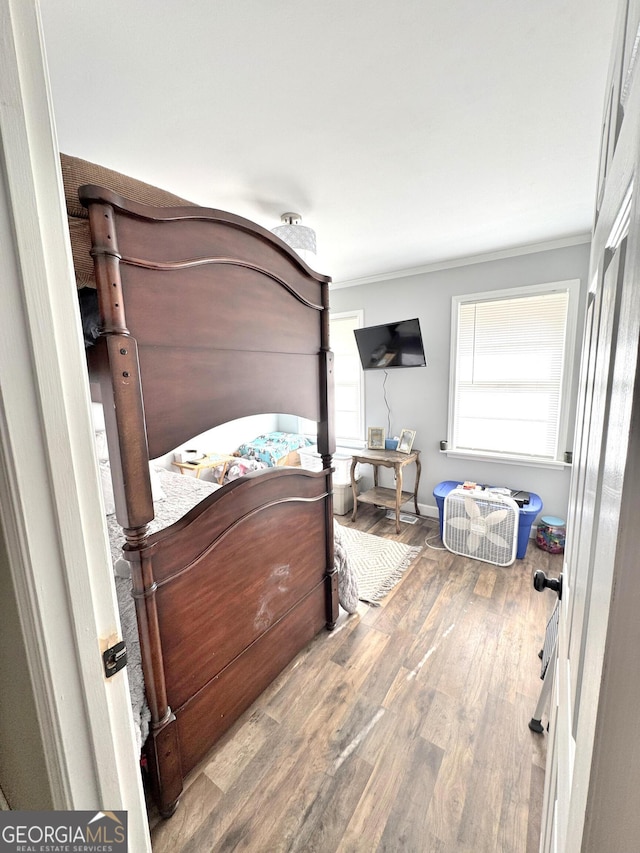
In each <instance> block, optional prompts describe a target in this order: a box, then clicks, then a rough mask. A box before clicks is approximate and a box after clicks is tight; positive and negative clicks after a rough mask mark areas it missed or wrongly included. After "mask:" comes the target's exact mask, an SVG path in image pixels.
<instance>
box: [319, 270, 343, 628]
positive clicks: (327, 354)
mask: <svg viewBox="0 0 640 853" xmlns="http://www.w3.org/2000/svg"><path fill="white" fill-rule="evenodd" d="M322 305H323V309H322V314H321V320H320V323H321V328H320V341H321V350H320V421H319V423H318V452H319V453H320V456H321V457H322V467H323V469H324V471H325V474H326V477H327V491H328V492H329V495H328V497H327V500H326V503H325V507H326V524H327V572H326V578H327V628H328V629H329V631H331V630H333V628H334V627H335V624H336V622H337V620H338V614H339V606H338V573H337V571H336V567H335V560H334V548H333V476H332V463H333V454H334V453H335V449H336V441H335V434H334V423H335V413H334V375H333V353H332V352H331V346H330V340H329V282H328V281H326V282H323V283H322Z"/></svg>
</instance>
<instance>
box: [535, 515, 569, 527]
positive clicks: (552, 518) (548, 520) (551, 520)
mask: <svg viewBox="0 0 640 853" xmlns="http://www.w3.org/2000/svg"><path fill="white" fill-rule="evenodd" d="M540 521H541V522H542V524H546V525H547V527H564V525H565V521H564V518H558V516H557V515H543V516H542V518H541V519H540Z"/></svg>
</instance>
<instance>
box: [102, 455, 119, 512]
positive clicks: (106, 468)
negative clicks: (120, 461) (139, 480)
mask: <svg viewBox="0 0 640 853" xmlns="http://www.w3.org/2000/svg"><path fill="white" fill-rule="evenodd" d="M99 467H100V488H101V490H102V500H103V501H104V512H105V515H113V514H114V512H115V511H116V504H115V500H114V497H113V483H112V482H111V466H110V465H109V461H108V460H106V461H101V462H100V463H99Z"/></svg>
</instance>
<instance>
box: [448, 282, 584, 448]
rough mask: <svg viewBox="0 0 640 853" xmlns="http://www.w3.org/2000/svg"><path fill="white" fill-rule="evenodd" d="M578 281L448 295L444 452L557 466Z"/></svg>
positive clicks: (563, 433) (564, 421)
mask: <svg viewBox="0 0 640 853" xmlns="http://www.w3.org/2000/svg"><path fill="white" fill-rule="evenodd" d="M578 292H579V282H578V281H565V282H556V283H554V284H547V285H536V286H533V287H523V288H518V289H514V290H508V291H493V292H491V293H482V294H473V295H470V296H460V297H454V299H453V306H452V338H451V340H452V351H451V371H452V376H451V391H450V433H451V434H450V436H449V449H450V450H453V451H454V452H456V451H457V452H460V453H465V454H466V453H469V454H473V455H478V456H483V455H485V456H491V457H501V456H502V457H510V458H513V457H517V458H519V459H521V460H523V461H534V462H535V461H538V462H540V463H545V462H554V461H558V460H559V459H560V457H561V455H562V452H563V451H564V449H565V448H564V443H565V438H566V426H567V417H566V414H567V413H566V408H567V402H568V396H569V395H568V390H569V379H570V376H571V366H572V355H573V341H574V329H575V317H576V308H577V297H578Z"/></svg>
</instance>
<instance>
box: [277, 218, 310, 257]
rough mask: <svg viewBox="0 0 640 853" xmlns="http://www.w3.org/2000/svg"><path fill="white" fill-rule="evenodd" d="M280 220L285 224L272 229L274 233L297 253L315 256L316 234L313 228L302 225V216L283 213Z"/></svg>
mask: <svg viewBox="0 0 640 853" xmlns="http://www.w3.org/2000/svg"><path fill="white" fill-rule="evenodd" d="M280 219H281V221H282V222H283V223H284V224H283V225H278V226H277V227H276V228H272V229H271V231H272V233H273V234H275V235H276V237H279V238H280V239H281V240H283V241H284V242H285V243H286V244H287V245H288V246H291V248H292V249H294V250H295V251H296V252H312V253H313V254H314V255H315V254H316V232H315V231H314V230H313V228H308V227H307V226H306V225H301V224H300V223H301V221H302V217H301V216H300V214H299V213H283V214H282V216H281V217H280Z"/></svg>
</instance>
